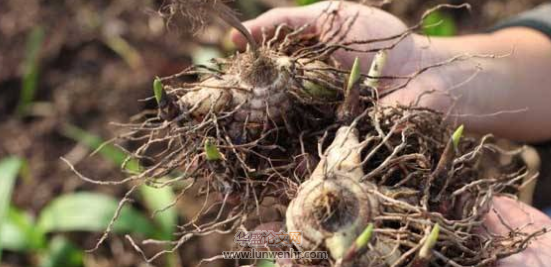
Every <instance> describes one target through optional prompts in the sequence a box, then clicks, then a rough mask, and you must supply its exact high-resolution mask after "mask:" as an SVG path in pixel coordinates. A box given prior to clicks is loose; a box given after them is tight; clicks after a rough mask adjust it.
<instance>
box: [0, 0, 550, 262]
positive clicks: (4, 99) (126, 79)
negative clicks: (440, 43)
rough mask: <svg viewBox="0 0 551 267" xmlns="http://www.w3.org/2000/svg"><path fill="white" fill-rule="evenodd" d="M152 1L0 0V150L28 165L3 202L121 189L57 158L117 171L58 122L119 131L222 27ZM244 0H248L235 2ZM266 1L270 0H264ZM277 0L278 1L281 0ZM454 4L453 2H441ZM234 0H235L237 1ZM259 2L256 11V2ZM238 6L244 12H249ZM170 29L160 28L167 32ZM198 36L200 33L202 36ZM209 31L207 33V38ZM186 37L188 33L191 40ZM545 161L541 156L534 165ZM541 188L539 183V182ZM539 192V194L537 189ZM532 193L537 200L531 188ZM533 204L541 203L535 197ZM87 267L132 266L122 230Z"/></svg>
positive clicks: (470, 17)
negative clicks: (199, 26)
mask: <svg viewBox="0 0 551 267" xmlns="http://www.w3.org/2000/svg"><path fill="white" fill-rule="evenodd" d="M162 2H163V1H161V0H156V1H154V0H135V1H108V0H97V1H85V0H64V1H62V0H60V1H41V0H2V1H0V122H1V123H0V158H3V157H5V156H8V155H17V156H21V157H23V158H25V159H26V160H27V161H28V163H29V167H30V175H29V176H28V177H29V178H28V179H20V180H19V182H18V184H17V185H16V189H15V191H14V195H13V204H14V205H15V206H17V207H19V208H21V209H24V210H27V211H29V212H30V213H31V214H34V215H36V214H37V213H38V212H39V211H40V209H41V208H42V207H44V205H46V204H47V203H48V202H49V201H50V200H51V199H52V198H55V197H56V196H58V195H60V194H64V193H68V192H74V191H83V190H94V191H101V192H106V193H109V194H112V195H115V196H116V197H118V198H120V196H121V195H122V194H123V192H124V191H125V190H126V189H127V188H124V187H97V186H93V185H90V184H87V183H83V182H82V181H80V180H79V179H77V178H76V177H75V175H74V174H73V173H72V172H71V171H70V170H69V169H68V168H67V166H66V165H65V164H64V163H63V162H61V161H60V160H59V158H60V157H62V156H63V157H66V158H68V159H70V161H72V162H81V161H83V160H85V161H86V164H78V165H77V167H78V168H79V171H81V172H82V173H84V174H86V175H90V176H92V177H96V178H100V179H113V180H115V179H117V178H120V177H122V174H121V173H120V171H119V168H118V167H117V166H113V165H112V164H111V163H109V162H106V161H105V160H102V159H101V158H98V157H92V158H90V157H87V153H88V152H89V150H88V149H86V148H85V147H83V146H82V145H79V144H77V143H76V142H75V141H73V140H71V139H70V138H68V137H66V136H65V135H64V130H63V129H64V128H65V126H66V125H67V124H72V125H76V126H78V127H80V128H82V129H85V130H86V131H88V132H90V133H93V134H96V135H99V136H102V137H103V138H105V139H108V138H111V137H113V136H116V135H117V133H119V132H120V131H121V129H118V128H117V127H115V126H110V125H109V123H110V122H125V121H128V119H129V118H130V117H131V116H132V115H134V114H137V113H139V112H140V111H142V110H143V109H144V108H146V107H152V106H153V105H154V103H153V102H152V101H138V100H140V99H144V98H146V97H149V96H150V95H151V83H152V81H153V78H154V77H155V76H166V75H170V74H173V73H176V72H179V71H180V70H182V69H184V68H185V67H186V66H188V65H189V64H191V53H192V51H193V50H192V48H193V47H196V46H197V45H211V46H218V45H220V43H218V42H216V41H212V40H220V39H222V38H219V37H220V36H216V35H218V34H220V33H223V32H224V28H221V27H218V26H216V27H212V28H209V29H208V30H207V31H206V32H205V33H203V36H198V38H192V37H191V36H190V35H188V34H186V33H184V32H183V31H179V30H178V28H177V27H176V28H166V27H165V24H164V22H163V21H162V19H161V18H160V17H159V16H158V15H157V13H156V10H157V9H158V8H159V6H160V5H161V4H162ZM242 2H250V1H242ZM266 2H274V1H266ZM282 2H283V1H282ZM395 2H396V3H393V4H391V5H390V6H389V7H387V9H388V10H390V11H391V12H392V13H394V14H397V15H398V16H399V17H400V18H403V19H405V20H406V21H408V22H414V21H416V19H417V18H418V17H419V16H420V14H421V13H422V11H423V10H425V7H429V6H433V5H434V4H436V3H442V2H449V1H420V0H401V1H395ZM451 2H454V3H455V2H458V3H459V2H462V1H451ZM468 2H470V3H471V4H472V5H473V9H472V12H471V13H468V12H465V11H458V12H455V13H453V15H454V17H455V18H456V19H457V23H458V28H459V29H460V32H462V33H466V32H473V31H480V30H484V29H487V28H488V27H490V26H491V25H493V24H494V23H495V22H497V21H499V20H500V19H502V18H504V17H507V16H510V15H512V14H515V13H518V12H520V11H522V10H526V9H529V8H531V7H533V6H535V5H537V4H538V3H541V2H544V1H542V0H524V1H519V0H509V1H500V0H484V1H482V0H479V1H474V0H473V1H468ZM235 6H236V7H238V6H241V5H239V3H238V4H236V5H235ZM267 8H268V5H267V4H261V5H260V6H259V8H258V9H257V10H265V9H267ZM242 13H243V14H245V17H246V15H252V13H251V11H250V10H248V11H247V10H243V12H242ZM37 26H41V27H43V29H44V30H45V32H46V38H45V41H44V44H43V47H42V49H41V51H40V75H39V80H38V88H37V91H36V96H35V101H36V104H35V105H33V108H32V109H31V112H30V115H29V116H27V117H25V118H21V117H18V116H16V113H15V109H16V106H17V103H18V101H19V89H20V88H21V77H22V68H21V65H22V64H21V62H23V60H24V58H25V55H26V51H25V42H26V39H27V36H28V33H29V32H30V31H31V30H32V29H34V28H35V27H37ZM167 33H170V34H167ZM205 35H209V36H210V37H208V36H205ZM212 35H214V36H216V37H214V38H213V37H212ZM118 38H122V39H123V40H125V41H126V42H127V43H128V44H129V45H130V46H131V47H132V49H131V50H132V51H135V53H134V54H133V55H134V56H137V59H134V60H129V59H128V58H126V60H125V58H124V56H121V54H120V53H117V52H115V51H114V50H113V49H112V48H113V43H112V41H113V40H117V39H118ZM194 40H195V41H194ZM544 165H545V164H544ZM539 191H541V190H539ZM538 193H539V194H541V195H543V194H545V193H546V192H538ZM536 199H539V198H538V196H536ZM536 204H538V203H536ZM540 204H541V203H540ZM68 236H69V237H70V238H71V239H73V240H75V242H76V243H77V244H79V246H81V247H82V248H90V247H92V246H93V244H94V243H95V241H96V240H97V237H98V236H97V234H88V233H73V234H70V235H68ZM214 239H217V237H211V238H210V240H208V239H205V240H203V241H201V242H202V243H201V244H199V243H198V242H191V243H189V244H187V245H186V247H185V248H183V249H181V257H182V261H183V262H184V263H186V265H194V263H197V262H198V260H199V259H201V258H206V257H210V256H214V255H215V254H216V253H215V252H216V250H215V249H214V248H212V247H214V246H212V244H213V243H220V241H219V240H214ZM86 257H87V261H88V263H90V266H138V265H140V264H143V263H142V262H143V261H142V259H141V258H140V256H139V255H137V254H136V253H135V252H134V251H133V250H132V248H130V247H129V246H128V244H127V242H125V241H124V240H123V238H122V237H112V238H110V239H109V242H108V243H107V244H106V245H104V247H102V249H101V250H99V251H98V252H96V253H93V254H88V255H87V256H86ZM32 264H33V259H29V258H27V257H26V256H25V255H20V254H13V253H6V254H5V255H4V257H3V263H2V266H29V265H32Z"/></svg>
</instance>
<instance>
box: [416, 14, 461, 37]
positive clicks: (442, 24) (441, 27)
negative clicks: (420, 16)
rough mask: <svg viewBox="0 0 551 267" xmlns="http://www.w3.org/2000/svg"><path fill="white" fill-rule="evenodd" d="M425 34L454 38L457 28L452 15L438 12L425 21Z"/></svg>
mask: <svg viewBox="0 0 551 267" xmlns="http://www.w3.org/2000/svg"><path fill="white" fill-rule="evenodd" d="M423 32H424V33H425V34H426V35H430V36H453V35H455V34H456V33H457V27H456V25H455V21H454V19H453V17H452V16H451V15H449V14H447V13H445V12H442V11H438V10H437V11H434V12H432V13H430V14H429V15H428V16H427V17H426V18H425V19H424V20H423Z"/></svg>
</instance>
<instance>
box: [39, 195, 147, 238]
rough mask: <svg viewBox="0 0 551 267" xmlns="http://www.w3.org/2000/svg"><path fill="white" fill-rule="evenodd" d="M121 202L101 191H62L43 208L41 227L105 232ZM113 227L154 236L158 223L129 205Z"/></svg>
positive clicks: (114, 229)
mask: <svg viewBox="0 0 551 267" xmlns="http://www.w3.org/2000/svg"><path fill="white" fill-rule="evenodd" d="M118 206H119V201H118V200H117V199H115V198H114V197H111V196H108V195H104V194H99V193H92V192H79V193H72V194H66V195H61V196H59V197H57V198H55V199H54V200H52V201H51V202H50V203H48V205H47V206H46V207H44V209H42V211H41V212H40V215H39V217H38V222H37V227H38V228H40V229H41V230H42V231H43V232H44V233H51V232H66V231H89V232H103V231H104V230H105V229H106V228H107V226H108V225H109V222H110V221H111V218H112V217H113V214H114V213H115V211H116V210H117V207H118ZM83 211H86V212H83ZM113 231H115V232H117V233H141V234H143V235H144V236H146V237H153V236H154V234H155V227H154V226H153V225H152V224H151V223H150V222H149V221H148V220H147V218H146V217H145V216H143V214H141V213H140V212H139V211H138V210H136V209H134V208H133V207H130V206H125V207H123V208H122V210H121V212H120V214H119V217H118V218H117V220H116V221H115V224H114V225H113Z"/></svg>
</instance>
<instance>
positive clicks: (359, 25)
mask: <svg viewBox="0 0 551 267" xmlns="http://www.w3.org/2000/svg"><path fill="white" fill-rule="evenodd" d="M339 5H342V6H339ZM326 10H338V12H339V13H338V14H339V16H338V18H337V20H336V21H335V23H336V24H339V23H340V24H343V23H344V22H345V20H346V19H347V18H350V17H353V16H354V15H356V14H358V18H357V21H356V22H355V23H354V24H353V26H352V28H351V29H350V32H348V34H347V36H346V37H345V40H344V41H345V42H346V41H358V40H370V39H379V38H385V37H389V36H394V35H397V34H401V33H404V32H405V31H406V30H407V27H406V25H405V24H404V23H403V22H401V21H400V20H399V19H397V18H396V17H394V16H393V15H390V14H388V13H386V12H384V11H381V10H379V9H376V8H372V7H367V6H364V5H360V4H355V3H350V2H342V1H333V2H328V1H326V2H320V3H317V4H314V5H310V6H305V7H297V8H276V9H273V10H270V11H269V12H267V13H265V14H263V15H261V16H259V17H258V18H256V19H254V20H251V21H247V22H245V26H246V27H247V28H249V30H250V31H251V32H252V34H253V36H255V38H257V39H260V36H261V29H262V28H265V29H266V32H267V33H268V35H269V34H270V32H272V33H273V30H274V29H275V26H277V25H279V24H282V23H286V24H288V25H290V26H292V27H299V26H302V25H304V24H305V23H310V24H311V26H310V27H309V28H308V31H309V32H311V33H318V34H321V33H322V32H323V31H324V29H323V27H322V24H321V23H320V21H322V20H317V21H318V23H316V18H318V17H319V16H320V14H322V13H323V12H324V11H326ZM232 39H233V40H234V42H235V43H236V44H237V46H238V47H240V48H243V47H244V46H245V41H244V39H243V38H242V37H241V36H240V35H239V34H237V33H236V32H234V33H233V34H232ZM322 39H323V38H322ZM322 41H323V40H322ZM395 41H396V39H395V40H390V41H385V42H377V43H375V44H371V45H355V46H354V48H361V49H367V48H369V49H371V48H384V47H388V46H389V45H391V44H393V43H394V42H395ZM513 51H514V52H513ZM333 56H334V57H335V58H336V59H337V60H339V61H340V62H341V63H342V64H343V67H344V68H350V66H351V64H352V62H353V59H354V58H355V57H356V56H358V57H359V58H360V60H361V62H362V65H361V67H362V70H364V71H367V70H368V69H369V66H370V65H371V61H372V56H373V54H366V53H354V52H345V51H343V50H339V51H337V52H336V53H335V54H334V55H333ZM452 58H455V60H452V61H453V62H447V61H450V60H451V59H452ZM445 62H447V63H445ZM443 63H445V64H443ZM435 65H441V66H439V67H435V68H431V66H435ZM549 68H551V42H549V40H548V38H546V36H545V35H543V34H541V33H539V32H537V31H535V30H532V29H528V28H509V29H505V30H500V31H498V32H495V33H492V34H476V35H467V36H461V37H451V38H436V37H435V38H430V39H429V38H428V37H426V36H422V35H419V34H410V35H408V36H407V37H406V38H404V39H403V40H401V41H400V42H399V43H398V44H397V45H396V46H395V47H394V48H392V49H391V50H390V51H389V56H388V61H387V64H386V66H385V69H384V71H383V73H382V75H384V76H402V77H404V76H406V77H414V78H413V79H411V80H408V79H392V80H389V79H382V80H381V81H380V86H379V88H378V89H379V91H380V93H381V95H386V94H388V96H386V97H383V98H382V99H381V103H382V104H384V105H394V104H402V105H409V104H417V105H419V106H424V107H428V108H432V109H435V110H438V111H441V112H449V114H448V119H449V120H450V121H452V122H455V123H458V124H459V123H462V124H465V126H466V127H467V129H469V130H470V131H471V132H478V133H490V132H491V133H494V134H496V135H498V136H502V137H506V138H510V139H514V140H521V141H543V140H547V139H550V138H551V120H549V119H548V118H547V114H551V105H549V104H548V99H551V90H547V89H548V88H546V87H545V86H541V85H548V84H551V75H548V73H547V72H546V70H548V69H549ZM421 70H426V71H422V73H419V72H420V71H421ZM397 88H400V89H399V90H396V91H395V92H394V90H395V89H397ZM389 92H393V93H390V94H389ZM511 125H515V127H511Z"/></svg>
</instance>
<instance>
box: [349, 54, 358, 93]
mask: <svg viewBox="0 0 551 267" xmlns="http://www.w3.org/2000/svg"><path fill="white" fill-rule="evenodd" d="M361 74H362V73H361V71H360V61H359V59H358V57H356V58H355V59H354V63H353V64H352V69H351V70H350V76H349V77H348V83H347V86H346V91H347V92H349V91H350V89H351V88H352V86H354V85H355V84H356V83H357V82H358V80H359V79H360V77H361Z"/></svg>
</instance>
